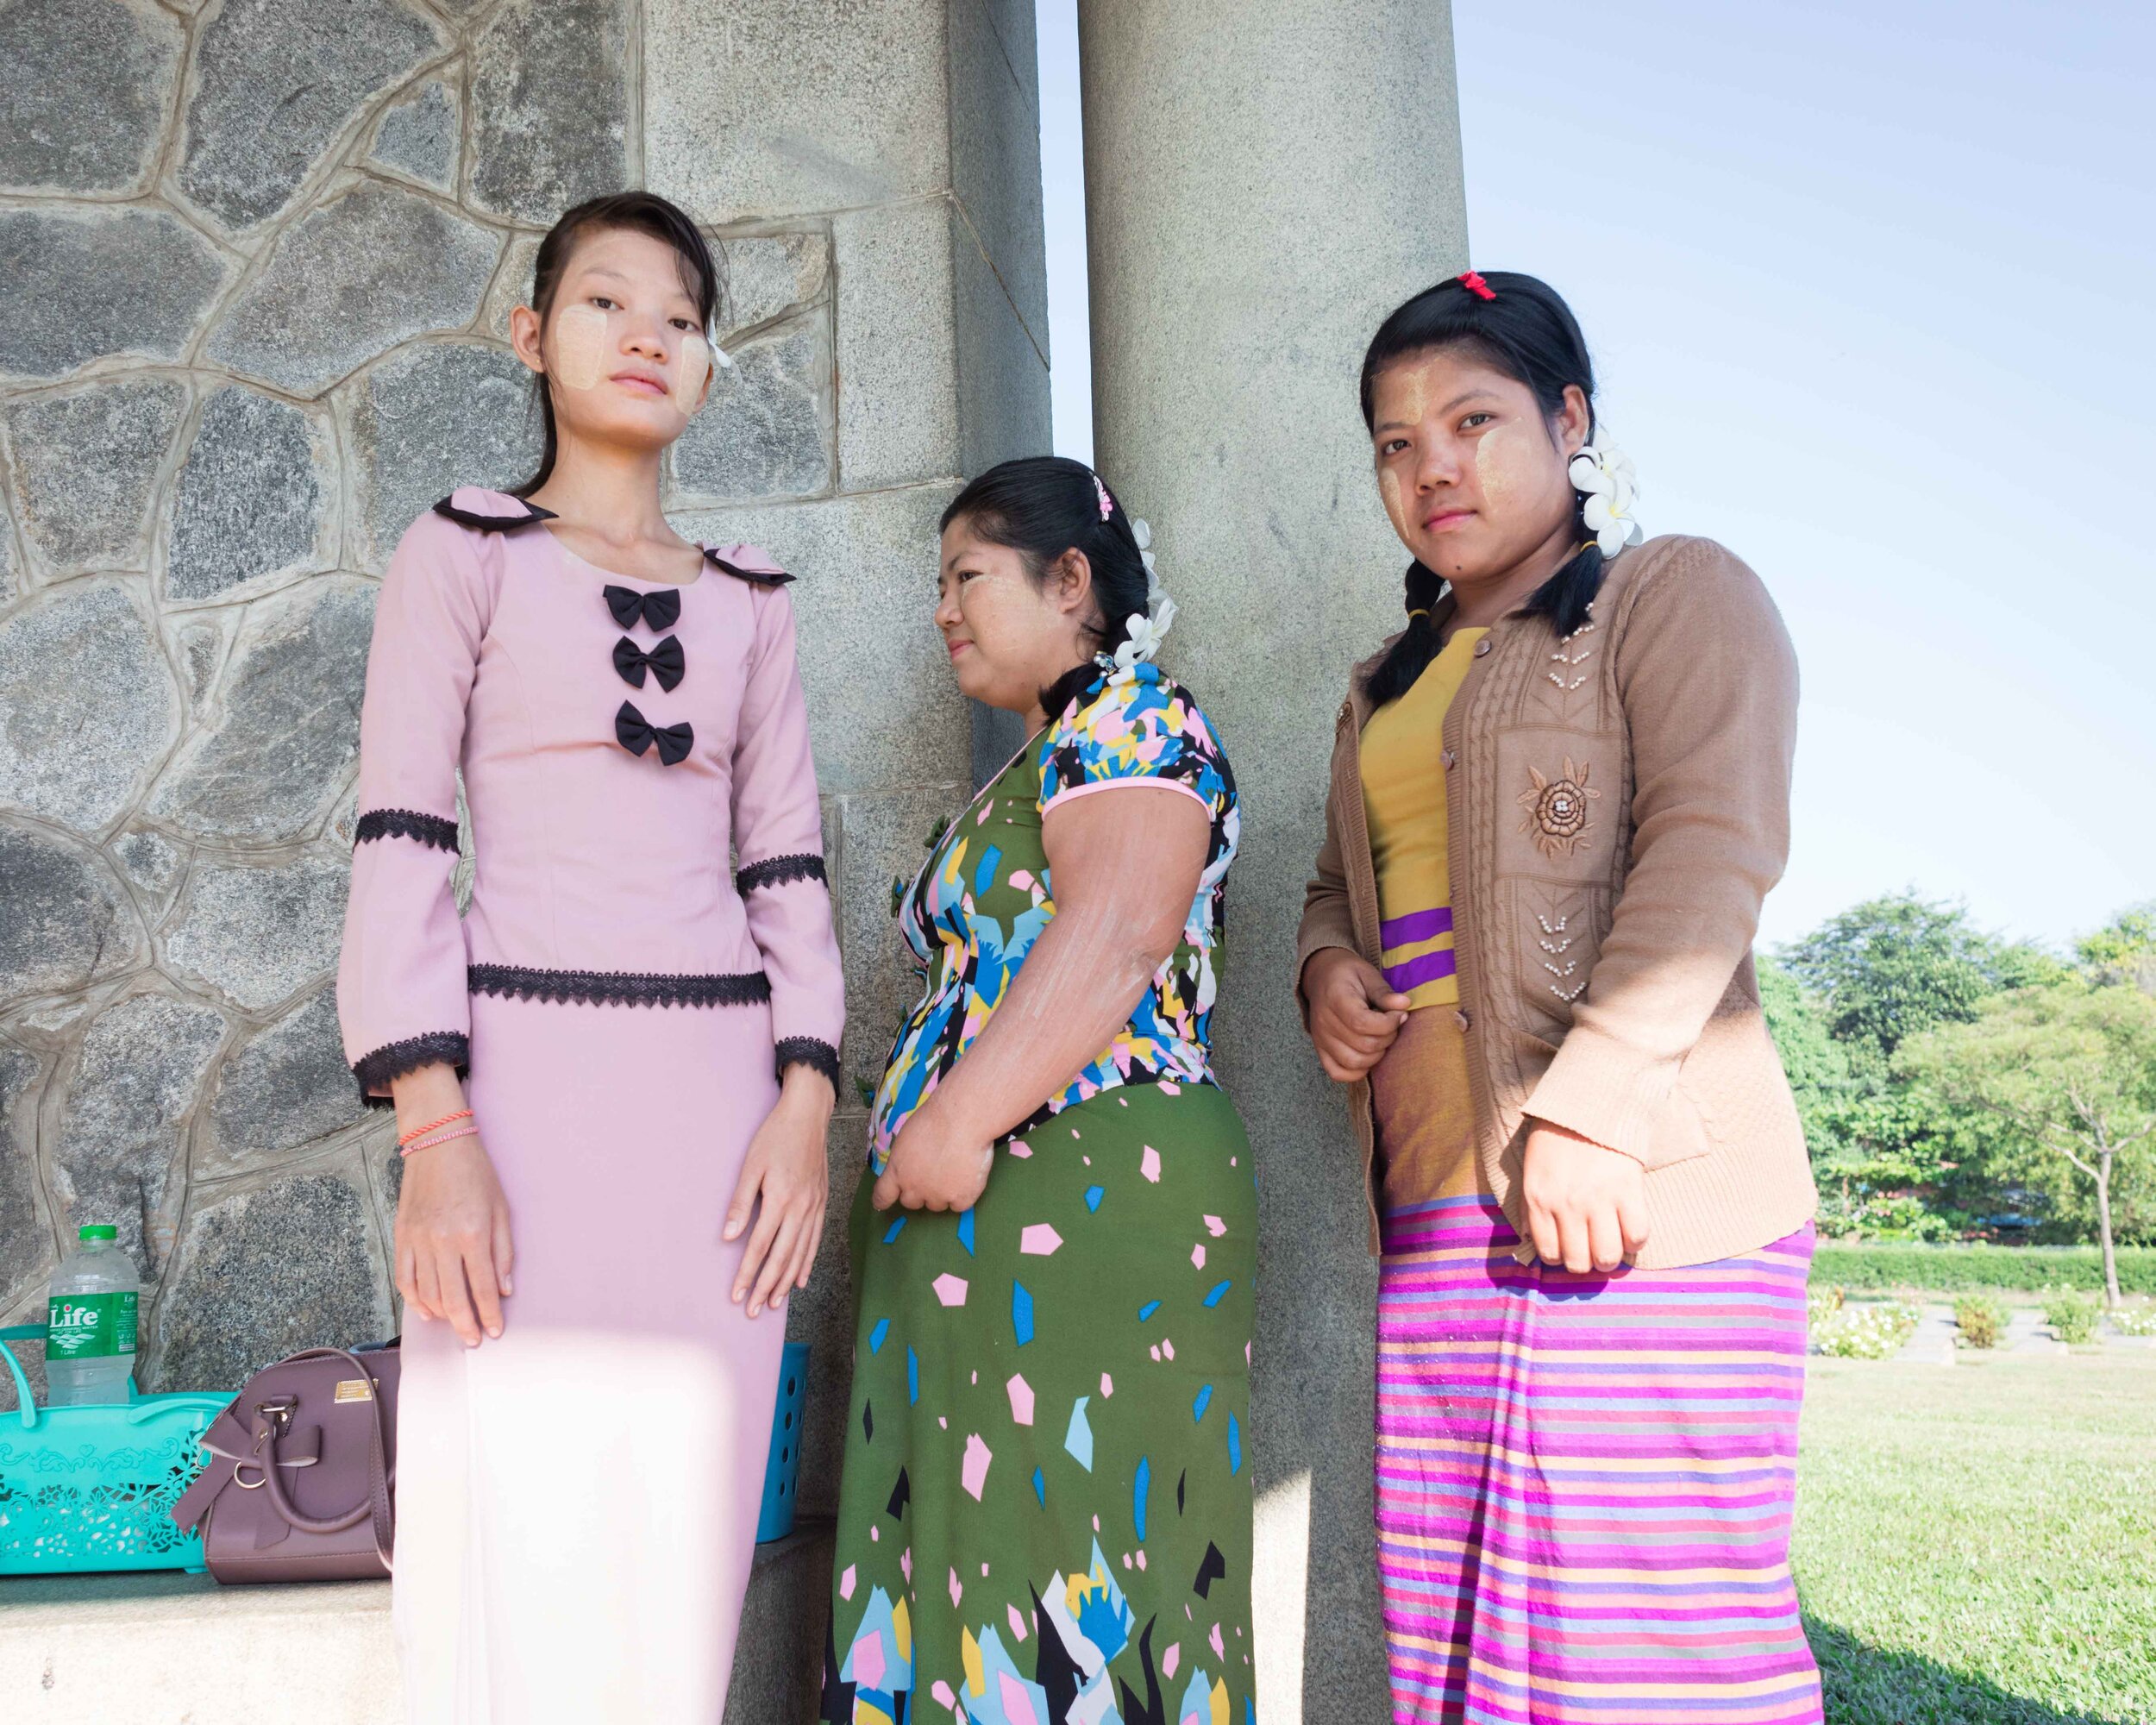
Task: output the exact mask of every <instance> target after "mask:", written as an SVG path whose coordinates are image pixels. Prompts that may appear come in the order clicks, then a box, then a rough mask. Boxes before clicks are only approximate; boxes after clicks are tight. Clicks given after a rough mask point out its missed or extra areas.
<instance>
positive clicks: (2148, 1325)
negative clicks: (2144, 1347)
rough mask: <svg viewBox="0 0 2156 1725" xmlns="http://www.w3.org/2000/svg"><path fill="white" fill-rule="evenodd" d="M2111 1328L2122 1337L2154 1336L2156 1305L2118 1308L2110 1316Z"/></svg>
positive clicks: (2155, 1333)
mask: <svg viewBox="0 0 2156 1725" xmlns="http://www.w3.org/2000/svg"><path fill="white" fill-rule="evenodd" d="M2111 1327H2112V1328H2113V1329H2115V1330H2116V1331H2117V1332H2118V1333H2120V1334H2121V1335H2122V1336H2156V1303H2152V1304H2149V1305H2146V1306H2122V1307H2120V1308H2118V1310H2117V1311H2115V1312H2114V1313H2112V1314H2111Z"/></svg>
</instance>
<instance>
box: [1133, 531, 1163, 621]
mask: <svg viewBox="0 0 2156 1725" xmlns="http://www.w3.org/2000/svg"><path fill="white" fill-rule="evenodd" d="M1131 537H1132V538H1133V539H1135V540H1137V541H1138V558H1139V561H1142V562H1143V563H1144V565H1145V602H1146V605H1147V606H1148V607H1149V608H1150V606H1151V605H1152V603H1153V601H1154V600H1155V599H1158V598H1159V597H1160V572H1159V571H1158V570H1156V568H1154V567H1153V530H1152V529H1151V528H1150V527H1148V526H1147V525H1146V524H1144V522H1143V521H1139V520H1133V521H1132V522H1131Z"/></svg>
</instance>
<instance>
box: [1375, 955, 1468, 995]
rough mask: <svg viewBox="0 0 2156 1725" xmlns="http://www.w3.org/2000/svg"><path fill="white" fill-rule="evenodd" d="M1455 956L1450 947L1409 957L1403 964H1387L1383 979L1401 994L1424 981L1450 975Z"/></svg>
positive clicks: (1456, 962) (1453, 967) (1455, 959)
mask: <svg viewBox="0 0 2156 1725" xmlns="http://www.w3.org/2000/svg"><path fill="white" fill-rule="evenodd" d="M1458 962H1459V961H1458V958H1457V955H1456V954H1455V953H1454V952H1453V950H1452V949H1451V947H1449V946H1448V947H1446V948H1445V950H1443V951H1442V952H1426V953H1424V954H1423V955H1422V957H1420V958H1410V959H1409V960H1408V961H1407V963H1405V964H1388V965H1387V966H1386V967H1385V980H1386V981H1387V982H1390V983H1391V984H1392V985H1393V987H1394V988H1397V989H1398V990H1399V991H1400V992H1401V994H1406V993H1407V991H1408V990H1409V989H1411V988H1420V987H1421V986H1422V985H1423V984H1424V983H1425V982H1437V981H1438V980H1439V979H1441V978H1443V977H1446V976H1450V975H1452V973H1453V971H1454V969H1456V968H1457V964H1458Z"/></svg>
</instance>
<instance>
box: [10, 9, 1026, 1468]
mask: <svg viewBox="0 0 2156 1725" xmlns="http://www.w3.org/2000/svg"><path fill="white" fill-rule="evenodd" d="M639 184H643V185H650V186H651V187H652V188H653V189H654V190H656V191H662V192H665V193H667V195H669V196H672V197H674V198H677V199H678V200H679V201H680V202H682V203H683V204H685V205H686V207H687V208H688V209H689V210H691V211H692V213H693V215H694V216H696V218H697V219H698V220H699V223H705V224H708V229H709V231H710V233H711V237H712V239H713V241H714V242H715V246H716V248H717V249H718V252H719V253H720V254H721V256H722V258H723V264H724V273H725V276H726V291H725V294H724V315H723V317H722V320H721V322H722V328H721V331H720V334H721V339H722V342H724V344H725V345H726V346H727V348H729V349H730V351H731V352H732V353H733V354H734V355H735V357H736V361H738V364H737V367H736V369H735V370H734V371H732V372H722V373H719V374H718V380H717V381H716V384H715V386H714V390H713V394H712V398H711V402H710V404H709V405H708V406H707V407H706V408H705V411H704V413H703V414H702V415H701V417H699V419H698V420H697V421H696V422H695V423H694V424H693V427H692V429H691V430H690V431H689V433H688V434H687V436H685V437H684V438H683V439H682V441H681V442H680V445H679V446H678V447H677V449H676V450H675V452H674V461H673V468H672V473H671V475H670V481H669V484H670V496H669V502H670V506H671V507H673V508H674V509H675V510H676V511H678V512H677V517H676V518H677V520H678V521H679V523H680V526H681V527H682V529H683V530H684V531H686V532H690V533H692V534H696V535H700V536H706V537H718V538H748V539H754V540H756V541H759V542H761V543H764V544H766V545H768V546H769V547H770V548H771V549H773V550H774V552H775V553H776V554H777V555H778V556H779V557H780V560H781V561H783V562H785V563H786V564H787V567H788V568H792V569H793V570H795V571H796V572H798V574H799V576H800V581H799V586H796V587H795V589H794V593H795V595H796V600H797V605H798V606H799V613H800V638H801V643H802V654H803V666H804V674H805V681H806V683H807V687H808V690H809V695H810V701H811V708H812V726H813V731H814V739H815V744H816V749H817V755H818V762H819V767H820V770H821V773H822V779H823V789H824V806H825V832H826V843H827V846H828V850H829V853H830V862H831V874H832V879H833V883H834V894H835V898H836V901H837V907H838V912H839V920H840V928H841V939H842V944H843V947H844V950H845V956H846V962H847V973H848V984H849V994H850V998H851V1003H852V1013H853V1018H852V1027H851V1028H850V1030H849V1034H848V1037H847V1039H846V1041H847V1045H846V1049H845V1065H846V1071H847V1075H848V1080H847V1085H846V1088H847V1090H848V1092H849V1094H848V1095H845V1096H844V1097H843V1098H842V1108H841V1113H840V1115H839V1118H838V1120H837V1124H836V1126H834V1129H833V1132H832V1138H831V1157H832V1167H833V1173H834V1192H833V1199H832V1212H833V1221H834V1227H833V1230H832V1233H831V1235H830V1238H829V1239H827V1243H826V1247H825V1251H824V1260H823V1263H822V1264H821V1266H820V1270H819V1276H818V1287H817V1288H816V1289H815V1290H814V1291H813V1293H812V1295H808V1296H804V1297H803V1298H801V1299H799V1301H797V1302H795V1308H794V1310H793V1312H792V1314H791V1317H790V1323H791V1327H792V1329H793V1333H795V1334H796V1335H797V1336H800V1337H803V1338H805V1339H811V1340H812V1342H813V1343H814V1345H815V1346H816V1348H817V1350H818V1365H817V1368H816V1370H815V1372H814V1374H813V1377H812V1383H813V1386H814V1388H813V1392H812V1407H811V1410H810V1415H809V1428H808V1432H807V1434H806V1446H805V1469H804V1476H803V1482H802V1496H803V1500H804V1502H805V1505H807V1506H808V1507H811V1508H818V1507H828V1506H829V1505H830V1502H831V1501H832V1496H833V1490H834V1486H835V1480H836V1463H837V1441H838V1437H837V1434H838V1428H839V1424H840V1421H841V1420H842V1418H843V1396H844V1372H845V1367H846V1360H847V1356H848V1353H849V1340H848V1336H849V1332H848V1328H847V1325H846V1322H845V1318H844V1314H845V1308H846V1302H847V1298H848V1294H847V1289H846V1287H845V1283H844V1252H843V1218H844V1214H845V1209H846V1206H847V1203H848V1202H849V1200H850V1198H851V1195H852V1189H853V1183H854V1179H855V1174H856V1169H857V1168H858V1166H859V1162H860V1158H861V1154H862V1126H863V1119H862V1107H861V1098H860V1095H859V1092H858V1089H857V1084H858V1081H860V1080H861V1079H862V1078H865V1077H868V1076H870V1075H872V1074H873V1073H874V1070H875V1069H876V1068H877V1066H878V1063H879V1061H880V1058H881V1054H882V1052H883V1044H884V1041H885V1038H887V1036H888V1035H889V1033H890V1031H891V1028H892V1026H893V1023H894V1022H895V1019H896V1017H897V1015H898V1013H899V1011H900V1009H901V1006H902V1000H903V996H904V993H905V988H906V978H905V976H904V975H903V973H902V971H901V969H900V968H899V965H898V963H897V962H896V957H895V954H896V948H895V945H894V940H895V936H894V934H893V930H892V926H891V924H890V921H889V919H888V916H887V904H888V896H889V888H890V882H891V880H892V877H893V875H894V874H897V873H899V872H902V871H903V872H907V873H910V872H911V870H912V867H913V865H914V863H915V862H916V861H917V860H918V856H919V853H920V845H921V842H922V840H923V838H924V836H925V835H926V833H927V831H928V829H929V826H930V825H931V821H932V820H933V819H936V818H937V817H939V816H942V815H945V814H948V813H949V812H952V811H953V810H955V808H956V806H957V804H958V803H959V802H960V801H962V800H963V798H964V797H965V796H966V795H967V794H968V793H969V791H970V788H971V775H972V770H973V762H974V756H975V738H974V729H975V722H974V720H973V719H972V718H971V717H970V716H969V715H968V712H966V710H965V707H964V705H963V703H962V701H961V700H960V699H959V698H958V697H957V696H956V693H954V692H953V691H952V689H951V687H950V677H949V673H948V669H947V668H946V667H945V664H944V662H943V655H941V653H940V652H939V651H938V650H937V646H936V642H935V637H934V635H933V632H932V630H930V629H929V627H928V624H927V618H926V600H927V596H928V593H929V589H930V584H931V579H932V574H933V568H934V549H933V543H934V541H933V530H934V524H935V517H936V515H937V512H938V511H940V509H941V508H942V506H943V503H944V502H945V501H947V500H948V499H949V498H950V496H951V495H952V494H953V492H955V490H956V486H957V484H958V483H959V480H960V476H961V475H962V474H968V473H971V472H974V471H977V470H978V469H979V468H980V467H982V466H985V465H987V464H988V463H989V462H991V461H995V460H1000V459H1001V458H1003V457H1004V456H1006V455H1014V454H1019V453H1030V452H1034V451H1038V450H1044V449H1047V447H1048V443H1049V426H1048V372H1047V349H1046V341H1047V337H1046V316H1045V311H1046V292H1045V285H1044V264H1043V259H1042V249H1041V228H1040V207H1039V156H1038V141H1037V97H1036V91H1035V78H1034V42H1033V32H1032V9H1031V4H1030V3H1023V0H948V3H947V0H879V3H878V4H876V5H874V6H862V5H860V4H858V3H855V0H426V3H422V0H222V3H219V0H209V3H206V4H197V3H189V0H171V3H162V0H12V3H0V281H3V282H4V283H5V289H6V292H5V306H6V311H5V315H4V316H3V317H0V1321H18V1320H26V1319H28V1318H32V1317H36V1316H41V1314H42V1311H43V1285H44V1283H45V1280H46V1278H47V1276H48V1275H49V1273H50V1271H51V1270H52V1268H53V1264H54V1263H55V1262H56V1260H57V1258H58V1257H59V1256H60V1252H61V1251H62V1248H63V1242H66V1241H68V1240H72V1238H73V1233H74V1230H75V1229H76V1227H77V1226H78V1225H80V1224H82V1223H84V1222H87V1221H107V1222H112V1223H115V1224H116V1225H117V1226H119V1228H120V1231H121V1239H122V1244H123V1245H125V1246H126V1247H127V1249H128V1251H129V1252H130V1253H131V1254H132V1255H133V1256H134V1257H135V1260H136V1262H137V1264H139V1265H140V1266H141V1269H142V1270H143V1273H144V1277H145V1288H146V1318H145V1323H144V1327H143V1358H142V1359H141V1363H140V1371H139V1376H140V1377H141V1381H142V1383H143V1384H144V1387H145V1388H148V1389H232V1388H236V1387H237V1385H238V1383H240V1382H241V1379H242V1378H243V1377H245V1376H246V1374H247V1373H248V1371H250V1370H251V1369H253V1368H254V1366H256V1365H258V1364H261V1363H263V1362H265V1361H266V1360H268V1359H271V1358H276V1357H278V1356H279V1355H281V1354H283V1353H285V1352H290V1351H291V1350H294V1349H297V1348H300V1347H304V1346H310V1345H315V1344H319V1343H323V1342H331V1341H335V1342H344V1343H349V1342H353V1341H358V1340H363V1339H369V1338H373V1337H377V1336H381V1335H386V1334H388V1333H391V1332H392V1330H393V1329H394V1328H395V1327H396V1325H397V1322H398V1314H397V1313H396V1311H395V1309H394V1302H393V1297H392V1289H391V1286H390V1278H389V1272H388V1263H387V1260H388V1247H389V1243H390V1239H391V1225H392V1216H393V1214H394V1205H395V1193H396V1176H397V1174H398V1161H397V1157H396V1153H395V1147H394V1143H393V1134H392V1129H391V1126H390V1124H389V1122H388V1121H387V1120H386V1119H385V1117H383V1116H381V1115H379V1114H377V1115H374V1116H373V1117H372V1118H370V1117H368V1115H367V1113H365V1112H364V1111H363V1110H362V1109H361V1108H360V1106H359V1105H358V1101H357V1098H356V1095H355V1092H354V1087H353V1084H352V1082H351V1078H350V1076H349V1074H348V1071H347V1070H346V1069H345V1066H344V1062H343V1058H342V1051H341V1049H340V1046H339V1042H338V1037H337V1029H336V1015H335V1001H334V998H333V989H332V982H331V978H332V975H333V972H334V969H335V961H336V951H337V944H338V939H339V933H340V929H341V925H342V913H343V907H344V895H345V882H346V875H347V869H348V851H349V847H350V843H351V829H352V822H353V818H354V808H353V797H354V789H353V784H354V770H355V767H356V754H357V745H358V719H359V700H360V686H361V678H362V674H363V672H364V668H365V661H366V655H367V640H368V631H369V629H370V626H371V622H372V617H373V597H374V593H375V584H376V582H377V580H379V576H380V574H381V573H382V570H383V568H385V564H386V562H387V560H388V557H389V554H390V552H391V550H392V548H393V547H394V545H395V543H396V541H397V538H398V535H399V533H400V532H401V531H402V530H403V529H404V525H405V524H407V523H408V522H409V521H410V520H411V518H412V517H413V516H414V515H416V514H417V512H418V511H421V510H422V509H423V508H425V507H426V506H427V505H429V504H430V503H431V502H432V501H433V500H434V499H436V498H438V497H440V496H442V495H443V494H444V493H446V492H448V491H449V490H451V489H452V488H453V487H454V486H457V485H460V484H481V485H493V486H503V485H508V484H511V483H513V482H515V481H516V480H519V479H521V478H522V477H523V475H524V474H526V473H527V472H528V471H529V469H530V466H531V463H532V461H533V459H534V457H535V454H536V421H535V420H534V418H533V417H531V414H530V411H529V406H528V392H527V387H526V382H525V373H524V372H523V368H522V367H520V366H519V365H518V364H517V362H516V361H515V360H514V358H513V357H512V356H511V354H510V353H509V352H508V349H507V348H506V345H505V336H506V329H507V316H508V311H509V308H510V307H511V306H512V305H514V304H517V303H518V302H519V300H520V299H521V298H523V297H524V296H525V295H526V293H527V292H528V290H529V286H530V270H531V262H532V258H533V254H534V252H535V250H536V244H537V240H538V236H539V235H540V234H541V233H542V232H543V230H544V229H545V227H546V225H547V224H548V223H549V222H550V221H551V220H552V219H553V217H554V216H555V215H556V214H557V213H558V212H559V211H560V210H562V209H563V208H565V207H566V206H567V205H568V204H572V203H573V202H575V201H577V200H578V199H580V198H584V197H586V196H589V195H592V194H593V193H595V192H599V191H607V190H611V189H615V188H617V187H620V186H623V185H639ZM602 1148H603V1147H599V1146H595V1150H599V1149H602ZM592 1177H593V1178H594V1179H602V1178H604V1177H605V1170H604V1166H603V1162H595V1165H594V1168H593V1171H592ZM24 1352H26V1353H27V1354H28V1355H29V1356H30V1357H31V1358H30V1361H29V1363H30V1364H32V1366H33V1368H34V1367H35V1364H36V1361H35V1355H36V1352H37V1350H36V1349H35V1348H34V1347H33V1348H29V1349H27V1350H24ZM10 1401H11V1396H10V1394H9V1391H8V1390H6V1389H5V1388H4V1387H0V1406H5V1405H8V1404H9V1402H10Z"/></svg>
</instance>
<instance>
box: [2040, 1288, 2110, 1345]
mask: <svg viewBox="0 0 2156 1725" xmlns="http://www.w3.org/2000/svg"><path fill="white" fill-rule="evenodd" d="M2102 1316H2103V1307H2102V1306H2100V1305H2099V1304H2097V1302H2096V1301H2094V1300H2091V1299H2090V1297H2089V1296H2088V1295H2086V1294H2084V1293H2081V1292H2079V1291H2078V1290H2077V1289H2071V1288H2053V1289H2050V1290H2049V1291H2048V1292H2046V1294H2045V1295H2044V1321H2045V1322H2046V1323H2047V1324H2049V1325H2050V1326H2051V1333H2053V1335H2055V1336H2057V1337H2058V1338H2059V1340H2060V1341H2062V1342H2064V1343H2065V1344H2066V1346H2069V1347H2083V1346H2087V1345H2088V1344H2089V1343H2090V1342H2092V1341H2094V1340H2095V1339H2096V1320H2097V1319H2099V1318H2101V1317H2102Z"/></svg>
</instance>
